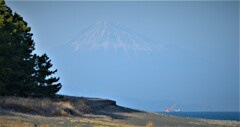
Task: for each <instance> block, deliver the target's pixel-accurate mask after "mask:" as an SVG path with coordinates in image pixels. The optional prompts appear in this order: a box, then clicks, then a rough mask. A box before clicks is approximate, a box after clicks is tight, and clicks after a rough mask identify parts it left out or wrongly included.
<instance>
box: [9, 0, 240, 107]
mask: <svg viewBox="0 0 240 127" xmlns="http://www.w3.org/2000/svg"><path fill="white" fill-rule="evenodd" d="M7 5H8V6H10V7H11V8H12V9H13V10H14V11H16V12H18V13H19V14H20V15H22V16H23V17H24V19H25V20H26V21H27V22H28V24H29V26H31V28H32V33H33V34H34V36H33V38H34V40H35V42H36V52H37V53H39V54H42V53H47V54H48V55H49V56H50V58H51V59H52V62H53V64H54V68H57V69H58V74H57V75H58V76H60V78H61V82H62V84H63V88H62V90H61V91H60V93H61V94H67V95H75V96H90V97H101V98H109V99H114V100H116V101H117V102H118V104H120V105H123V106H128V107H133V108H138V109H143V110H151V111H161V110H164V109H165V108H167V107H168V106H170V105H172V104H174V103H177V104H178V106H179V107H180V108H182V110H189V111H190V110H191V111H236V110H239V2H237V1H235V2H234V1H232V2H224V1H218V2H213V1H212V2H209V1H205V2H199V1H198V2H196V1H195V2H191V1H189V2H174V1H172V2H166V1H165V2H164V1H161V2H157V1H155V2H96V1H95V2H79V1H74V2H73V1H72V2H66V1H65V2H64V1H58V2H56V1H38V2H30V1H8V2H7ZM98 21H113V22H116V23H118V24H120V25H121V26H124V27H126V28H128V29H131V30H132V31H135V32H137V33H139V34H141V35H144V36H146V37H148V38H150V39H152V40H154V41H155V42H157V43H159V44H163V45H165V46H166V47H167V50H164V51H160V52H141V53H139V55H138V57H131V56H130V57H129V56H126V55H124V54H113V53H112V52H107V53H106V52H101V51H92V52H84V51H79V52H72V51H73V49H72V51H71V49H69V48H67V45H66V44H67V43H71V42H70V41H71V40H72V39H73V38H74V37H76V36H78V35H79V33H81V32H82V31H84V30H85V29H87V28H88V27H89V26H91V25H93V24H95V23H96V22H98Z"/></svg>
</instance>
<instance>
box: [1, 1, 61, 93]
mask: <svg viewBox="0 0 240 127" xmlns="http://www.w3.org/2000/svg"><path fill="white" fill-rule="evenodd" d="M30 30H31V29H30V27H28V25H27V23H26V22H25V21H24V20H23V18H22V17H21V16H20V15H18V14H17V13H14V14H13V13H12V10H11V9H10V8H9V7H8V6H6V4H5V2H4V1H3V0H0V95H7V96H9V95H10V96H39V95H41V96H53V95H54V94H55V93H56V92H58V91H59V90H60V88H61V84H60V83H58V84H54V83H56V82H57V81H58V80H59V78H55V77H51V78H48V77H49V76H50V75H52V74H54V73H55V72H56V70H55V71H49V69H50V68H51V66H52V64H51V61H50V60H49V58H48V57H47V55H46V54H44V55H42V56H38V55H36V54H33V51H34V46H35V44H34V41H33V39H32V33H30Z"/></svg>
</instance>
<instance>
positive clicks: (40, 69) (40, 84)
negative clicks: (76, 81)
mask: <svg viewBox="0 0 240 127" xmlns="http://www.w3.org/2000/svg"><path fill="white" fill-rule="evenodd" d="M36 65H37V66H36V67H35V69H36V73H35V74H36V75H35V77H36V83H37V89H36V90H37V91H36V95H37V96H54V95H55V94H56V93H57V92H58V91H59V90H60V89H61V87H62V85H61V83H57V82H58V80H59V78H56V77H50V76H51V75H52V74H54V73H56V72H57V69H56V70H54V71H51V70H50V68H51V67H52V64H51V60H50V59H49V57H48V56H47V55H46V54H43V55H42V56H37V60H36Z"/></svg>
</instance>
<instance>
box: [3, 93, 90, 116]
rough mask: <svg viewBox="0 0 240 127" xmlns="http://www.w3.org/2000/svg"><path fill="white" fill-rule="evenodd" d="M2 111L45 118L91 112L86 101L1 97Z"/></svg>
mask: <svg viewBox="0 0 240 127" xmlns="http://www.w3.org/2000/svg"><path fill="white" fill-rule="evenodd" d="M0 109H4V110H9V111H16V112H22V113H28V114H38V115H44V116H69V115H74V116H80V115H81V114H82V113H84V112H88V111H90V108H89V106H88V105H87V104H86V103H85V102H84V100H81V99H78V100H72V99H51V98H22V97H0Z"/></svg>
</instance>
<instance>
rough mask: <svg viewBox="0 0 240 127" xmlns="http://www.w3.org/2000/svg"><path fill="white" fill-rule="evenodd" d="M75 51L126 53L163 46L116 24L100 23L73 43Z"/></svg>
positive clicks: (152, 49) (80, 35)
mask: <svg viewBox="0 0 240 127" xmlns="http://www.w3.org/2000/svg"><path fill="white" fill-rule="evenodd" d="M71 44H72V46H73V47H74V50H75V51H80V50H81V48H83V47H85V48H88V49H91V50H92V49H94V50H97V49H104V50H112V49H113V50H122V51H124V53H128V52H132V51H134V52H137V51H154V50H157V49H160V48H162V47H163V46H161V45H159V44H157V43H154V42H153V41H151V40H150V39H147V38H146V37H143V36H141V35H140V34H138V33H136V32H133V31H130V30H128V29H126V28H124V27H122V26H120V25H118V24H116V23H114V22H108V21H99V22H97V23H96V24H95V25H93V26H91V27H89V28H88V29H87V30H86V31H83V32H82V33H81V34H79V35H78V36H77V37H76V38H75V39H73V40H72V41H71Z"/></svg>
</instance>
